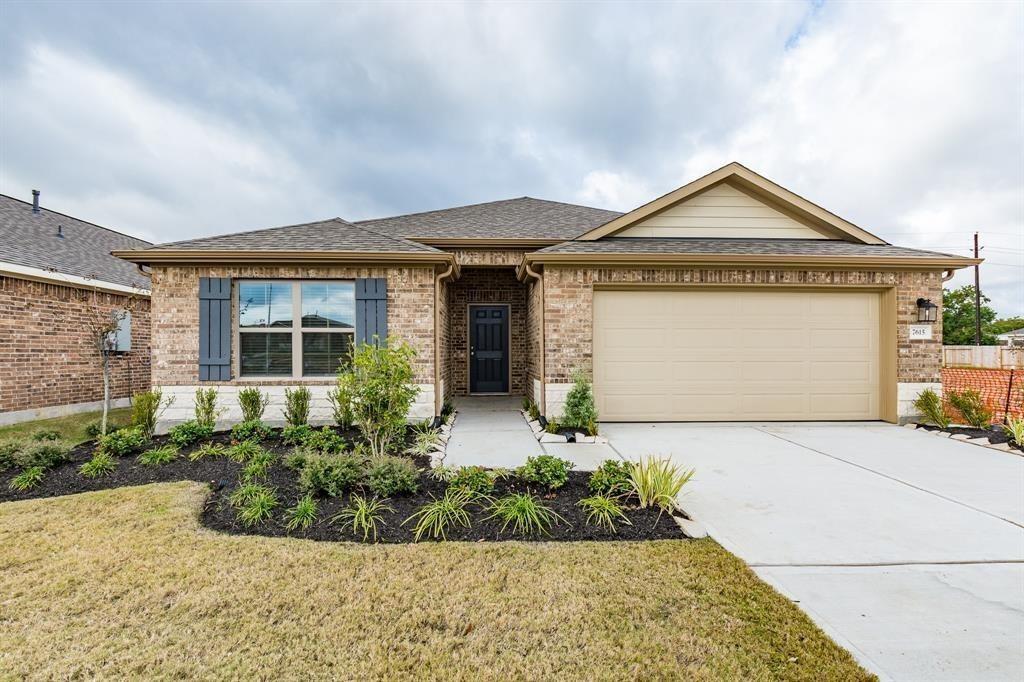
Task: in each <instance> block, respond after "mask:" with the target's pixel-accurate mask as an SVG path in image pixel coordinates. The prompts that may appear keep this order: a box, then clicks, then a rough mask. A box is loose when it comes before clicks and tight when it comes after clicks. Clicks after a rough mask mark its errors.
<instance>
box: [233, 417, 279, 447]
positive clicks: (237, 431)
mask: <svg viewBox="0 0 1024 682" xmlns="http://www.w3.org/2000/svg"><path fill="white" fill-rule="evenodd" d="M268 438H270V427H269V426H267V425H266V424H264V423H263V422H261V421H260V420H259V419H248V420H246V421H242V422H238V423H237V424H235V425H234V426H232V427H231V440H233V441H243V440H251V441H255V442H257V443H259V442H260V441H264V440H266V439H268Z"/></svg>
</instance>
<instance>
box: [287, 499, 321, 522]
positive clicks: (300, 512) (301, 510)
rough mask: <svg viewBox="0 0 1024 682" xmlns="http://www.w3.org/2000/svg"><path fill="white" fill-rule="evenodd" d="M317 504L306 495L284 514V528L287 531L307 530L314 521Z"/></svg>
mask: <svg viewBox="0 0 1024 682" xmlns="http://www.w3.org/2000/svg"><path fill="white" fill-rule="evenodd" d="M316 513H317V502H316V500H315V499H313V496H312V495H310V494H308V493H307V494H306V495H304V496H303V497H301V498H300V499H299V501H298V502H296V503H295V506H294V507H289V508H288V509H286V510H285V512H284V518H285V524H284V527H285V528H287V529H288V530H289V531H292V530H296V529H299V528H301V529H303V530H305V529H306V528H309V527H310V526H312V525H313V522H314V521H316Z"/></svg>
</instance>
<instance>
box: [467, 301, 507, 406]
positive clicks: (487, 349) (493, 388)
mask: <svg viewBox="0 0 1024 682" xmlns="http://www.w3.org/2000/svg"><path fill="white" fill-rule="evenodd" d="M508 359H509V357H508V306H507V305H471V306H469V392H470V393H508V374H509V372H508Z"/></svg>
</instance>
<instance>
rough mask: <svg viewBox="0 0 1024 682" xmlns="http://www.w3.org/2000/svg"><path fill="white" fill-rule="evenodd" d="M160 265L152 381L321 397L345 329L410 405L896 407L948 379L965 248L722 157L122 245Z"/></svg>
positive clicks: (867, 416) (640, 416)
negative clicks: (642, 189)
mask: <svg viewBox="0 0 1024 682" xmlns="http://www.w3.org/2000/svg"><path fill="white" fill-rule="evenodd" d="M117 255H119V256H121V257H122V258H125V259H127V260H130V261H133V262H135V263H139V264H144V265H147V266H149V267H150V268H151V272H152V288H153V294H152V304H153V331H152V334H153V385H154V386H159V387H162V388H163V389H164V391H166V392H167V393H169V394H175V395H177V396H178V397H177V399H176V402H175V405H174V406H173V407H172V408H171V410H169V411H168V413H167V415H166V422H167V423H170V422H173V421H180V420H183V419H187V418H189V416H190V414H191V396H192V395H193V392H194V391H195V389H197V388H202V387H206V386H217V387H220V388H221V393H222V395H223V396H224V397H225V398H226V400H225V401H224V402H223V404H225V405H226V406H228V407H230V408H231V410H233V411H232V412H230V413H228V415H226V416H227V418H228V419H235V418H237V416H238V415H237V407H236V406H235V400H234V399H233V397H232V396H234V395H235V393H236V392H237V391H238V390H239V388H241V387H245V386H249V385H253V384H256V385H260V386H262V387H263V389H264V390H266V391H267V392H269V393H270V394H271V398H272V400H273V401H274V402H275V403H276V404H275V405H272V406H271V410H270V412H269V413H268V417H269V418H270V419H272V420H273V419H278V420H279V419H280V410H279V407H280V405H281V403H282V400H283V392H284V389H285V388H286V387H288V386H295V385H297V384H304V385H308V386H309V387H310V388H311V390H312V391H313V393H314V399H315V403H314V408H315V409H314V415H315V416H317V417H318V418H320V419H327V418H328V416H329V407H328V404H327V401H326V399H325V396H326V391H327V390H328V389H329V387H330V386H331V384H332V382H333V374H334V372H335V371H336V369H337V366H338V363H339V362H342V361H343V358H344V356H345V353H346V351H347V350H348V349H349V348H351V347H352V344H354V343H358V342H361V341H372V340H373V337H374V336H375V335H377V336H380V337H384V336H390V337H392V338H394V337H399V338H401V339H404V340H405V341H407V342H409V343H410V344H412V345H413V347H414V348H415V349H416V351H417V353H418V355H417V359H416V364H415V371H416V380H417V382H418V383H419V385H420V388H421V391H420V394H419V398H418V402H417V403H416V405H415V407H414V410H413V414H412V415H411V416H413V417H415V418H424V417H430V416H432V415H437V414H438V413H439V411H440V410H441V409H442V404H443V400H444V399H445V398H448V397H451V396H465V395H476V394H511V395H526V396H529V397H530V398H532V399H533V400H535V401H536V402H537V403H538V405H539V406H540V409H541V412H542V413H543V414H545V415H547V416H548V417H549V418H550V417H556V418H557V416H558V415H559V414H560V412H561V409H562V404H563V401H564V398H565V395H566V392H567V390H568V389H569V387H570V386H571V383H570V381H571V379H570V377H571V374H572V372H573V370H574V369H576V368H579V369H581V370H582V371H583V372H585V373H586V374H587V375H588V376H590V377H592V379H593V386H594V390H595V394H596V399H597V403H598V408H599V410H600V414H601V418H602V420H605V421H615V420H619V421H637V420H643V421H648V420H651V421H655V420H661V421H666V420H673V421H674V420H875V419H884V420H887V421H897V420H898V419H899V418H900V417H901V416H904V415H907V414H908V413H909V412H910V411H911V409H912V408H911V406H910V402H911V401H912V399H913V398H914V397H915V396H916V395H917V394H918V393H919V392H920V391H921V390H922V389H924V388H928V387H936V388H938V387H940V381H941V375H940V369H941V352H942V329H941V319H942V317H941V314H939V315H937V316H936V315H935V305H934V304H932V303H930V302H931V301H934V302H936V303H938V302H941V300H942V283H943V281H944V280H945V279H947V278H948V277H949V276H950V275H951V273H952V271H953V270H954V269H957V268H962V267H965V266H968V265H971V264H973V263H974V262H975V261H974V260H971V259H968V258H962V257H958V256H952V255H948V254H944V253H935V252H931V251H920V250H914V249H907V248H901V247H898V246H892V245H890V244H887V243H886V242H885V241H884V240H882V239H880V238H879V237H876V236H875V235H873V234H871V233H870V232H867V231H866V230H864V229H862V228H860V227H857V226H856V225H853V224H852V223H850V222H847V221H846V220H843V219H842V218H840V217H838V216H836V215H834V214H832V213H829V212H828V211H827V210H825V209H823V208H821V207H819V206H816V205H815V204H812V203H811V202H809V201H807V200H806V199H803V198H802V197H800V196H797V195H796V194H794V193H793V192H791V191H789V190H787V189H785V188H783V187H780V186H779V185H777V184H775V183H773V182H771V181H770V180H767V179H765V178H764V177H762V176H760V175H758V174H756V173H754V172H752V171H750V170H748V169H747V168H745V167H743V166H741V165H739V164H737V163H732V164H729V165H728V166H725V167H723V168H720V169H718V170H716V171H714V172H712V173H710V174H708V175H706V176H704V177H702V178H699V179H697V180H695V181H693V182H691V183H689V184H687V185H685V186H683V187H681V188H679V189H677V190H675V191H673V192H670V193H669V194H666V195H665V196H662V197H659V198H657V199H654V200H653V201H651V202H649V203H647V204H644V205H643V206H640V207H638V208H636V209H634V210H632V211H630V212H628V213H624V214H623V213H617V212H614V211H606V210H601V209H596V208H588V207H585V206H575V205H572V204H565V203H560V202H555V201H543V200H539V199H532V198H529V197H523V198H519V199H509V200H505V201H495V202H490V203H484V204H475V205H471V206H462V207H457V208H450V209H444V210H437V211H428V212H425V213H415V214H410V215H402V216H396V217H392V218H381V219H377V220H366V221H360V222H356V223H350V222H347V221H345V220H343V219H341V218H333V219H330V220H324V221H320V222H315V223H306V224H301V225H290V226H286V227H275V228H270V229H263V230H256V231H252V232H243V233H238V234H230V235H223V236H215V237H209V238H205V239H196V240H191V241H185V242H177V243H172V244H163V245H159V246H155V247H152V248H147V249H124V250H121V251H118V252H117Z"/></svg>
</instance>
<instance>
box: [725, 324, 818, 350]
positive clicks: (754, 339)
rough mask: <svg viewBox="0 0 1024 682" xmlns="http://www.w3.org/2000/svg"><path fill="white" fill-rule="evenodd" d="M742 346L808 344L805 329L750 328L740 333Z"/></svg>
mask: <svg viewBox="0 0 1024 682" xmlns="http://www.w3.org/2000/svg"><path fill="white" fill-rule="evenodd" d="M740 338H741V339H742V343H741V344H740V347H742V348H782V349H789V348H804V347H806V346H807V345H808V338H807V331H806V330H804V329H791V328H790V329H764V328H761V329H748V330H745V331H743V332H741V333H740Z"/></svg>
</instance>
